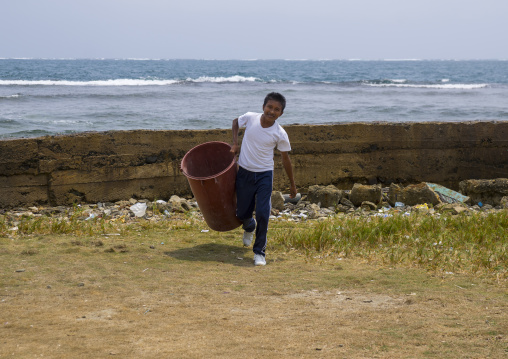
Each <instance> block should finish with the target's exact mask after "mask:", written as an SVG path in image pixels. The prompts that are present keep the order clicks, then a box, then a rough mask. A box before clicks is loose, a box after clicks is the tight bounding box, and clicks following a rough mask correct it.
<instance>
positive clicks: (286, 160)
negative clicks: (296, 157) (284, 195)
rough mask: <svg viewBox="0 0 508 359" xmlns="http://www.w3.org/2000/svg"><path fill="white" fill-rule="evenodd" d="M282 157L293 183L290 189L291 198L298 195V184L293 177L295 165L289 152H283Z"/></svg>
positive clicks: (290, 180)
mask: <svg viewBox="0 0 508 359" xmlns="http://www.w3.org/2000/svg"><path fill="white" fill-rule="evenodd" d="M280 154H281V157H282V165H283V166H284V170H286V173H287V175H288V178H289V182H290V183H291V189H290V192H291V193H290V194H289V197H290V198H295V197H296V184H295V179H294V178H293V165H292V164H291V159H290V158H289V153H288V152H281V153H280Z"/></svg>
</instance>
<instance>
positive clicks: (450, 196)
mask: <svg viewBox="0 0 508 359" xmlns="http://www.w3.org/2000/svg"><path fill="white" fill-rule="evenodd" d="M426 184H427V186H429V187H430V188H432V190H433V191H434V192H436V193H437V194H438V196H439V198H440V199H441V201H443V202H445V203H458V202H462V203H466V202H468V201H469V197H468V196H464V195H463V194H460V193H459V192H455V191H453V190H451V189H449V188H446V187H443V186H441V185H438V184H435V183H428V182H426Z"/></svg>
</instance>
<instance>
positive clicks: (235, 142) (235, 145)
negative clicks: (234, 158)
mask: <svg viewBox="0 0 508 359" xmlns="http://www.w3.org/2000/svg"><path fill="white" fill-rule="evenodd" d="M239 129H240V127H239V126H238V118H235V119H234V120H233V125H232V126H231V130H232V131H233V144H232V145H231V152H232V153H234V154H235V155H237V154H238V152H240V146H238V131H239Z"/></svg>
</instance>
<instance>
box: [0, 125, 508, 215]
mask: <svg viewBox="0 0 508 359" xmlns="http://www.w3.org/2000/svg"><path fill="white" fill-rule="evenodd" d="M285 128H286V130H287V132H288V134H289V137H290V140H291V144H292V147H293V151H292V152H291V159H292V162H293V167H294V172H295V179H296V182H297V186H298V187H299V188H302V187H308V186H310V185H313V184H325V185H327V184H335V185H336V186H337V187H339V188H342V189H348V188H351V187H352V185H353V184H354V183H355V182H358V183H382V184H383V185H389V184H390V183H391V182H397V183H412V182H420V181H427V182H434V183H438V184H441V185H444V186H447V187H449V188H452V189H456V190H457V189H458V184H459V182H460V181H462V180H465V179H492V178H501V177H504V178H506V177H507V176H508V122H465V123H403V124H392V123H373V124H367V123H349V124H337V125H320V126H304V125H293V126H285ZM208 141H223V142H230V141H231V131H229V130H201V131H190V130H185V131H116V132H102V133H84V134H78V135H72V136H47V137H41V138H34V139H16V140H3V141H0V208H1V207H4V208H5V207H15V206H23V205H30V204H51V205H60V204H70V203H73V202H80V201H81V202H88V203H93V202H99V201H101V202H104V201H116V200H120V199H128V198H130V197H134V198H148V199H155V198H157V199H168V198H169V197H170V196H171V195H173V194H178V195H187V194H190V187H189V185H188V183H187V180H186V178H185V176H184V175H183V174H182V173H181V172H180V169H179V166H180V161H181V159H182V158H183V156H184V155H185V153H186V152H187V151H188V150H189V149H191V148H192V147H194V146H196V145H198V144H200V143H204V142H208ZM275 170H276V173H275V179H274V187H275V188H276V189H279V190H287V188H288V185H289V183H288V181H287V178H286V176H285V173H284V171H283V169H282V165H281V163H280V156H279V155H276V168H275Z"/></svg>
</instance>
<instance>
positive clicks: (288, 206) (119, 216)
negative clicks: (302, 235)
mask: <svg viewBox="0 0 508 359" xmlns="http://www.w3.org/2000/svg"><path fill="white" fill-rule="evenodd" d="M492 183H494V184H496V183H497V184H499V183H504V182H502V181H498V182H492ZM474 184H475V186H476V187H474V186H473V187H467V188H468V189H470V188H476V192H474V191H472V192H470V193H473V192H474V193H475V194H474V195H473V196H472V198H473V199H472V201H471V202H472V203H474V204H470V203H463V202H460V201H454V202H453V203H448V202H446V201H442V200H441V199H440V196H439V195H438V193H437V192H434V190H433V189H432V188H431V187H430V186H428V184H427V183H420V184H416V185H409V186H407V187H402V186H399V185H395V184H392V185H391V186H390V187H389V188H381V187H380V186H364V185H355V186H354V187H353V190H351V191H348V190H338V189H337V188H336V187H335V186H311V188H312V192H310V191H309V193H307V194H305V193H304V194H299V196H298V198H297V199H296V198H295V199H294V200H291V201H288V200H287V198H288V195H284V194H282V193H281V192H276V191H274V192H273V194H272V207H273V208H272V216H271V218H272V219H279V220H288V221H306V220H320V219H325V218H328V217H331V216H336V215H340V216H343V215H353V216H383V217H390V216H392V215H394V214H396V213H400V214H405V215H409V214H411V213H413V212H414V213H420V214H429V215H440V214H451V215H458V214H462V213H466V214H467V213H471V212H474V211H482V212H485V211H494V210H505V209H508V196H507V195H504V196H502V194H503V193H501V194H499V193H495V192H494V191H493V188H495V187H492V185H491V184H487V185H486V186H484V187H482V186H480V185H479V183H478V182H474ZM467 185H468V186H471V183H468V184H467ZM478 188H489V191H490V192H488V196H487V197H486V198H485V199H483V198H482V197H479V195H478V193H482V192H481V191H479V190H478ZM503 188H504V187H502V186H501V187H500V190H503ZM373 194H375V197H374V200H372V199H373ZM457 194H459V193H458V192H457ZM351 196H353V199H354V201H355V202H353V201H351ZM454 196H455V197H456V198H459V197H457V196H456V195H454ZM498 197H499V200H498V201H497V202H495V203H494V204H491V203H492V202H490V201H491V200H492V198H498ZM316 201H317V203H316ZM376 201H377V202H376ZM489 202H490V203H489ZM323 203H325V205H324V206H323ZM355 203H359V205H355ZM327 205H328V206H327ZM140 209H141V211H139V210H140ZM189 212H190V214H191V215H192V216H195V217H199V218H202V215H201V212H200V211H199V207H198V204H197V202H196V201H195V200H194V199H185V198H181V197H179V196H176V195H173V196H171V198H169V199H168V201H164V200H156V201H150V200H147V199H134V198H131V199H129V200H123V201H118V202H115V203H111V202H105V203H102V202H99V203H96V204H75V205H74V206H71V207H64V206H57V207H46V206H30V207H28V208H17V209H12V210H5V209H0V223H1V222H5V223H7V224H8V226H9V228H11V227H12V228H16V227H17V226H18V224H19V221H20V219H21V218H22V217H34V218H37V217H42V216H47V217H53V218H70V217H73V218H77V219H78V220H83V221H87V220H91V219H94V218H95V219H99V218H106V219H110V220H113V221H116V220H121V221H122V222H128V221H136V220H143V219H144V220H150V221H159V220H171V217H172V216H173V215H175V214H178V213H189ZM12 228H11V229H12ZM12 230H14V229H12Z"/></svg>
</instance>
